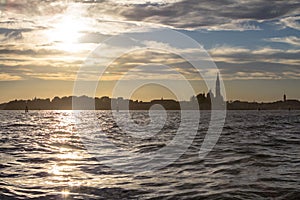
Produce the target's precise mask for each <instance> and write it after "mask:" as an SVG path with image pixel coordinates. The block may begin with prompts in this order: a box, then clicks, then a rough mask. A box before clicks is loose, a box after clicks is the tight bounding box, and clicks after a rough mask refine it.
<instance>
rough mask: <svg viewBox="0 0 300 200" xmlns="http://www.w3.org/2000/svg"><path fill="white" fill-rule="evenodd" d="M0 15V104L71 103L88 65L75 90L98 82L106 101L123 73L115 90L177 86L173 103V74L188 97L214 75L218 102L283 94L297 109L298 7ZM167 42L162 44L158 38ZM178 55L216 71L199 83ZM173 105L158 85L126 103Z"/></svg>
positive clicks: (97, 7) (267, 2) (71, 4)
mask: <svg viewBox="0 0 300 200" xmlns="http://www.w3.org/2000/svg"><path fill="white" fill-rule="evenodd" d="M0 15H1V17H0V41H1V43H0V92H1V96H0V102H6V101H9V100H14V99H31V98H34V97H38V98H47V97H48V98H53V97H54V96H68V95H72V94H73V88H74V81H75V80H77V79H78V72H80V69H82V66H85V65H86V61H87V60H88V61H90V60H91V59H92V60H93V64H94V65H95V66H97V67H98V68H96V69H93V70H94V71H93V70H92V71H88V72H86V73H85V74H84V76H81V79H80V81H82V82H91V81H97V80H98V79H99V78H100V80H101V81H100V82H98V83H100V84H99V85H98V87H97V90H96V95H97V96H104V95H108V96H112V91H113V89H114V87H115V85H116V83H118V80H120V79H122V77H123V76H124V75H126V74H127V73H128V72H130V76H128V77H127V79H126V80H123V79H122V80H123V82H122V85H125V86H126V85H127V84H128V85H130V83H129V82H130V81H136V80H151V79H153V80H158V79H159V80H169V81H171V82H172V81H175V80H177V84H178V87H177V88H178V89H177V90H178V91H175V92H173V93H180V92H182V91H184V89H182V87H180V86H181V82H180V81H184V80H178V79H180V78H178V77H179V75H178V74H177V72H178V73H179V74H181V75H183V76H184V79H186V80H188V81H189V82H190V83H191V85H192V87H193V89H194V90H195V92H196V93H199V92H201V93H202V92H207V90H208V89H209V88H210V87H209V86H207V85H205V82H204V81H205V78H204V77H206V75H208V74H209V76H211V77H212V76H216V74H217V72H220V75H221V77H222V80H223V81H224V93H225V92H226V98H227V100H236V99H239V100H247V101H275V100H281V99H282V96H283V94H284V93H285V94H286V95H287V97H288V98H290V99H300V93H299V86H300V32H299V31H300V3H299V1H297V0H289V1H281V0H274V1H271V0H214V1H211V0H147V1H144V0H73V1H72V0H53V1H48V0H2V1H0ZM160 29H164V30H170V31H174V32H177V33H179V34H183V35H185V36H186V37H188V38H191V39H192V40H194V41H196V42H197V43H199V47H200V48H201V49H202V50H203V51H205V52H207V55H206V57H205V58H203V57H201V56H197V55H199V54H197V53H195V52H197V49H196V47H195V46H188V45H186V46H185V44H186V43H184V42H183V40H181V39H180V38H179V39H178V38H176V35H175V36H172V34H170V35H169V34H164V35H162V34H157V32H156V30H160ZM167 33H169V32H167ZM125 36H126V37H125ZM168 36H169V40H170V41H172V42H170V43H166V41H167V40H162V39H161V38H160V37H166V38H168ZM111 38H113V39H111ZM136 47H141V48H140V49H135V51H132V52H126V51H127V50H128V49H131V48H133V49H134V48H136ZM95 50H96V51H95ZM95 52H96V54H95ZM124 52H126V53H124ZM176 53H179V54H180V55H178V54H176ZM181 54H184V55H187V56H190V58H191V59H193V60H200V61H201V62H202V63H206V62H208V60H209V59H210V61H213V62H214V63H215V65H216V67H217V69H218V70H217V71H216V70H215V69H214V70H213V69H210V70H204V72H202V75H204V76H201V75H200V74H199V73H198V72H197V70H195V68H193V66H192V65H191V63H190V62H187V61H186V60H185V59H184V58H183V57H182V56H181ZM117 55H119V56H117ZM95 56H96V58H95ZM96 59H97V62H96V61H95V62H94V60H96ZM109 60H113V62H111V63H109V65H108V66H105V64H107V63H108V61H109ZM160 65H165V66H169V67H170V68H172V69H169V68H162V67H161V66H160ZM203 65H205V64H203ZM136 66H147V67H148V68H147V70H145V68H143V69H140V68H138V69H136V68H135V67H136ZM104 68H105V69H106V71H105V72H104V73H103V76H101V77H99V72H97V70H99V69H104ZM95 70H96V71H95ZM172 83H173V82H172ZM128 88H129V86H128ZM211 89H213V88H211ZM125 90H126V87H125ZM175 96H176V95H173V94H172V92H170V91H168V88H164V87H158V86H157V85H153V87H150V86H149V87H148V86H144V87H139V88H138V89H137V90H136V91H135V92H133V93H132V98H133V99H140V100H150V99H153V98H160V97H164V98H175ZM224 96H225V94H224Z"/></svg>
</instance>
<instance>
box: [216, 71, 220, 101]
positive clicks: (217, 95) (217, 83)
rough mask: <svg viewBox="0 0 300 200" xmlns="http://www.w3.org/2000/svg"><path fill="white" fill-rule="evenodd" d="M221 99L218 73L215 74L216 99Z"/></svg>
mask: <svg viewBox="0 0 300 200" xmlns="http://www.w3.org/2000/svg"><path fill="white" fill-rule="evenodd" d="M220 97H221V88H220V78H219V73H218V74H217V81H216V98H220Z"/></svg>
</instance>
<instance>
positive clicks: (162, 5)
mask: <svg viewBox="0 0 300 200" xmlns="http://www.w3.org/2000/svg"><path fill="white" fill-rule="evenodd" d="M8 5H9V8H10V9H11V10H9V9H5V10H6V11H7V12H8V11H11V12H15V13H19V14H23V15H26V16H38V17H42V16H50V15H54V14H63V13H66V12H68V11H70V9H71V10H72V9H74V8H76V7H77V8H80V9H77V11H76V12H77V13H80V15H82V16H84V17H90V18H94V19H102V21H106V20H107V22H108V21H110V23H111V22H112V21H111V20H116V21H119V22H121V21H122V22H131V23H132V25H134V23H135V22H140V23H141V22H143V23H153V24H159V25H161V26H168V27H172V28H175V29H188V30H196V29H209V30H257V29H259V27H257V26H256V25H254V24H253V23H252V22H255V21H260V22H261V21H267V20H273V19H282V23H285V24H292V21H293V20H292V18H289V16H292V15H295V14H297V13H299V8H300V3H299V2H298V1H296V0H291V1H279V0H275V1H272V3H270V2H269V1H265V0H254V1H250V0H243V1H242V0H225V1H224V0H214V1H211V0H201V1H199V0H150V1H149V0H147V1H137V0H125V1H119V0H117V1H115V0H91V1H86V0H76V1H65V0H61V1H58V0H56V1H51V2H50V1H34V0H25V1H20V2H18V3H16V1H13V3H8ZM74 12H75V11H74ZM112 27H113V26H111V28H112Z"/></svg>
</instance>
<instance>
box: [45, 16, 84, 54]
mask: <svg viewBox="0 0 300 200" xmlns="http://www.w3.org/2000/svg"><path fill="white" fill-rule="evenodd" d="M84 28H85V24H84V23H83V21H82V20H81V19H80V18H76V17H75V16H64V17H62V18H61V19H59V20H57V22H56V23H54V24H53V25H52V28H51V29H49V30H48V31H47V33H46V34H47V38H48V40H49V42H50V43H53V44H54V46H55V47H56V48H57V49H60V50H64V51H77V50H79V49H78V40H79V38H80V37H81V36H82V31H83V30H84Z"/></svg>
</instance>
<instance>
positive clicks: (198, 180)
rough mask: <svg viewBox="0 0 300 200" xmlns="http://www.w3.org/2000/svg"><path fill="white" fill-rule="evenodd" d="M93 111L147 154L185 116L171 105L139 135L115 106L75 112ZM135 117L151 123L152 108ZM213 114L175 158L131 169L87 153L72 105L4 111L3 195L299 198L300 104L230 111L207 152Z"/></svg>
mask: <svg viewBox="0 0 300 200" xmlns="http://www.w3.org/2000/svg"><path fill="white" fill-rule="evenodd" d="M94 114H96V116H97V119H98V121H97V123H99V128H101V130H102V131H103V132H104V133H105V134H106V136H107V137H108V138H109V139H110V141H112V142H113V143H114V144H115V145H116V146H118V147H119V148H123V149H126V150H128V151H130V152H135V153H141V154H142V153H147V152H153V151H156V150H158V149H160V148H162V147H164V146H165V145H166V144H167V142H168V141H170V140H172V138H173V137H174V134H176V130H177V129H178V126H179V123H180V112H176V111H170V112H168V119H167V121H166V124H165V125H164V127H163V129H162V130H161V131H160V132H159V133H157V134H156V135H155V136H153V137H146V138H142V139H135V138H133V137H131V136H130V135H128V134H126V132H124V131H122V130H121V129H120V127H118V125H117V124H116V122H115V121H114V120H113V117H112V114H111V113H110V112H109V111H96V112H95V113H94V112H92V113H91V111H85V112H80V113H77V115H81V116H83V117H84V119H85V120H84V122H82V123H89V122H91V120H94V117H92V116H93V115H94ZM132 117H133V119H134V121H135V123H137V124H141V125H145V124H147V123H149V116H148V113H147V112H143V111H137V112H133V113H132ZM209 117H210V113H209V111H203V112H201V122H200V124H199V130H198V134H197V136H196V138H195V139H194V141H193V143H192V145H191V146H190V147H189V149H188V150H187V151H186V152H185V154H184V155H182V156H181V157H180V158H179V159H178V160H177V161H176V162H174V163H172V164H170V165H169V166H167V167H165V168H163V169H161V170H158V171H154V172H153V171H151V172H147V171H146V172H137V173H126V172H121V171H118V170H116V169H112V168H110V167H109V166H108V165H106V164H105V162H104V161H103V162H101V160H100V161H99V160H97V159H95V158H94V157H93V155H91V154H89V153H88V151H87V150H86V147H85V145H84V144H83V143H82V137H80V136H79V135H78V130H77V129H78V128H80V124H79V125H78V124H76V123H78V122H77V121H75V120H74V113H72V112H71V111H31V112H29V113H28V114H24V113H23V112H20V111H1V112H0V127H1V129H0V143H1V146H0V159H1V164H0V199H270V198H271V199H272V198H275V199H300V190H299V189H300V148H299V144H300V132H299V130H300V129H299V128H300V112H299V111H291V112H289V111H229V112H228V113H227V119H226V123H225V125H224V128H223V133H222V135H221V137H220V139H219V141H218V143H217V145H216V146H215V147H214V149H213V151H211V152H210V153H209V154H208V155H207V156H206V157H205V158H204V159H202V160H201V159H199V156H198V152H199V149H200V147H201V144H202V142H203V138H204V136H205V134H206V131H207V128H208V123H209ZM87 131H88V130H87ZM102 150H103V151H104V150H105V147H104V146H103V148H102ZM120 156H122V155H120ZM104 157H105V153H103V158H104ZM108 162H109V161H108ZM125 162H126V160H125Z"/></svg>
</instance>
